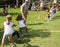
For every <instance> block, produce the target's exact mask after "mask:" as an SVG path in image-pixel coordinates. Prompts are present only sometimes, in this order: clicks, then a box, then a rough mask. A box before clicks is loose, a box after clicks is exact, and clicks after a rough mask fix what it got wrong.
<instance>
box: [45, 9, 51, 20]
mask: <svg viewBox="0 0 60 47" xmlns="http://www.w3.org/2000/svg"><path fill="white" fill-rule="evenodd" d="M49 11H50V9H49V8H47V17H46V20H47V21H49V20H50V12H49Z"/></svg>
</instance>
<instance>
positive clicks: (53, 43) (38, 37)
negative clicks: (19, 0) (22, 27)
mask: <svg viewBox="0 0 60 47" xmlns="http://www.w3.org/2000/svg"><path fill="white" fill-rule="evenodd" d="M0 10H1V11H2V9H1V8H0ZM1 11H0V29H1V28H2V27H3V22H4V21H5V16H2V14H1ZM9 12H10V13H11V15H12V18H13V19H12V21H13V22H14V23H15V24H17V25H18V23H17V21H16V20H15V19H16V16H17V15H18V14H19V13H20V8H17V9H13V8H11V9H9ZM46 15H47V14H46V11H29V13H28V17H27V27H28V32H29V34H30V36H24V37H23V38H22V41H17V40H16V38H15V37H14V40H15V42H16V44H17V47H60V12H59V11H58V12H57V13H56V14H55V17H54V19H52V20H51V21H49V22H46V21H45V17H46ZM38 17H40V18H39V19H38ZM14 29H15V30H18V29H19V28H18V26H17V27H15V28H14ZM2 36H3V31H0V45H1V39H2ZM8 46H9V47H11V44H10V43H8V41H6V45H5V47H8Z"/></svg>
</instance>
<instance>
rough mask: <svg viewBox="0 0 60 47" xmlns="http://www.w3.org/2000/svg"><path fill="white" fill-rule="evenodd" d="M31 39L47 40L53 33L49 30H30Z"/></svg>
mask: <svg viewBox="0 0 60 47" xmlns="http://www.w3.org/2000/svg"><path fill="white" fill-rule="evenodd" d="M29 34H30V36H29V37H30V38H34V37H41V38H46V37H50V35H51V32H49V31H48V30H47V29H39V30H30V31H29Z"/></svg>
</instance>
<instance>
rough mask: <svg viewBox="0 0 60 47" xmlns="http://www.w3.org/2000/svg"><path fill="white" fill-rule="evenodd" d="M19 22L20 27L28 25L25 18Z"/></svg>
mask: <svg viewBox="0 0 60 47" xmlns="http://www.w3.org/2000/svg"><path fill="white" fill-rule="evenodd" d="M18 23H19V27H20V28H23V27H25V26H26V25H25V23H24V20H21V21H18Z"/></svg>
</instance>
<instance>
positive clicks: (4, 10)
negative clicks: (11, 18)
mask: <svg viewBox="0 0 60 47" xmlns="http://www.w3.org/2000/svg"><path fill="white" fill-rule="evenodd" d="M2 14H3V15H7V14H8V10H7V6H5V7H4V8H3V11H2Z"/></svg>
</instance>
